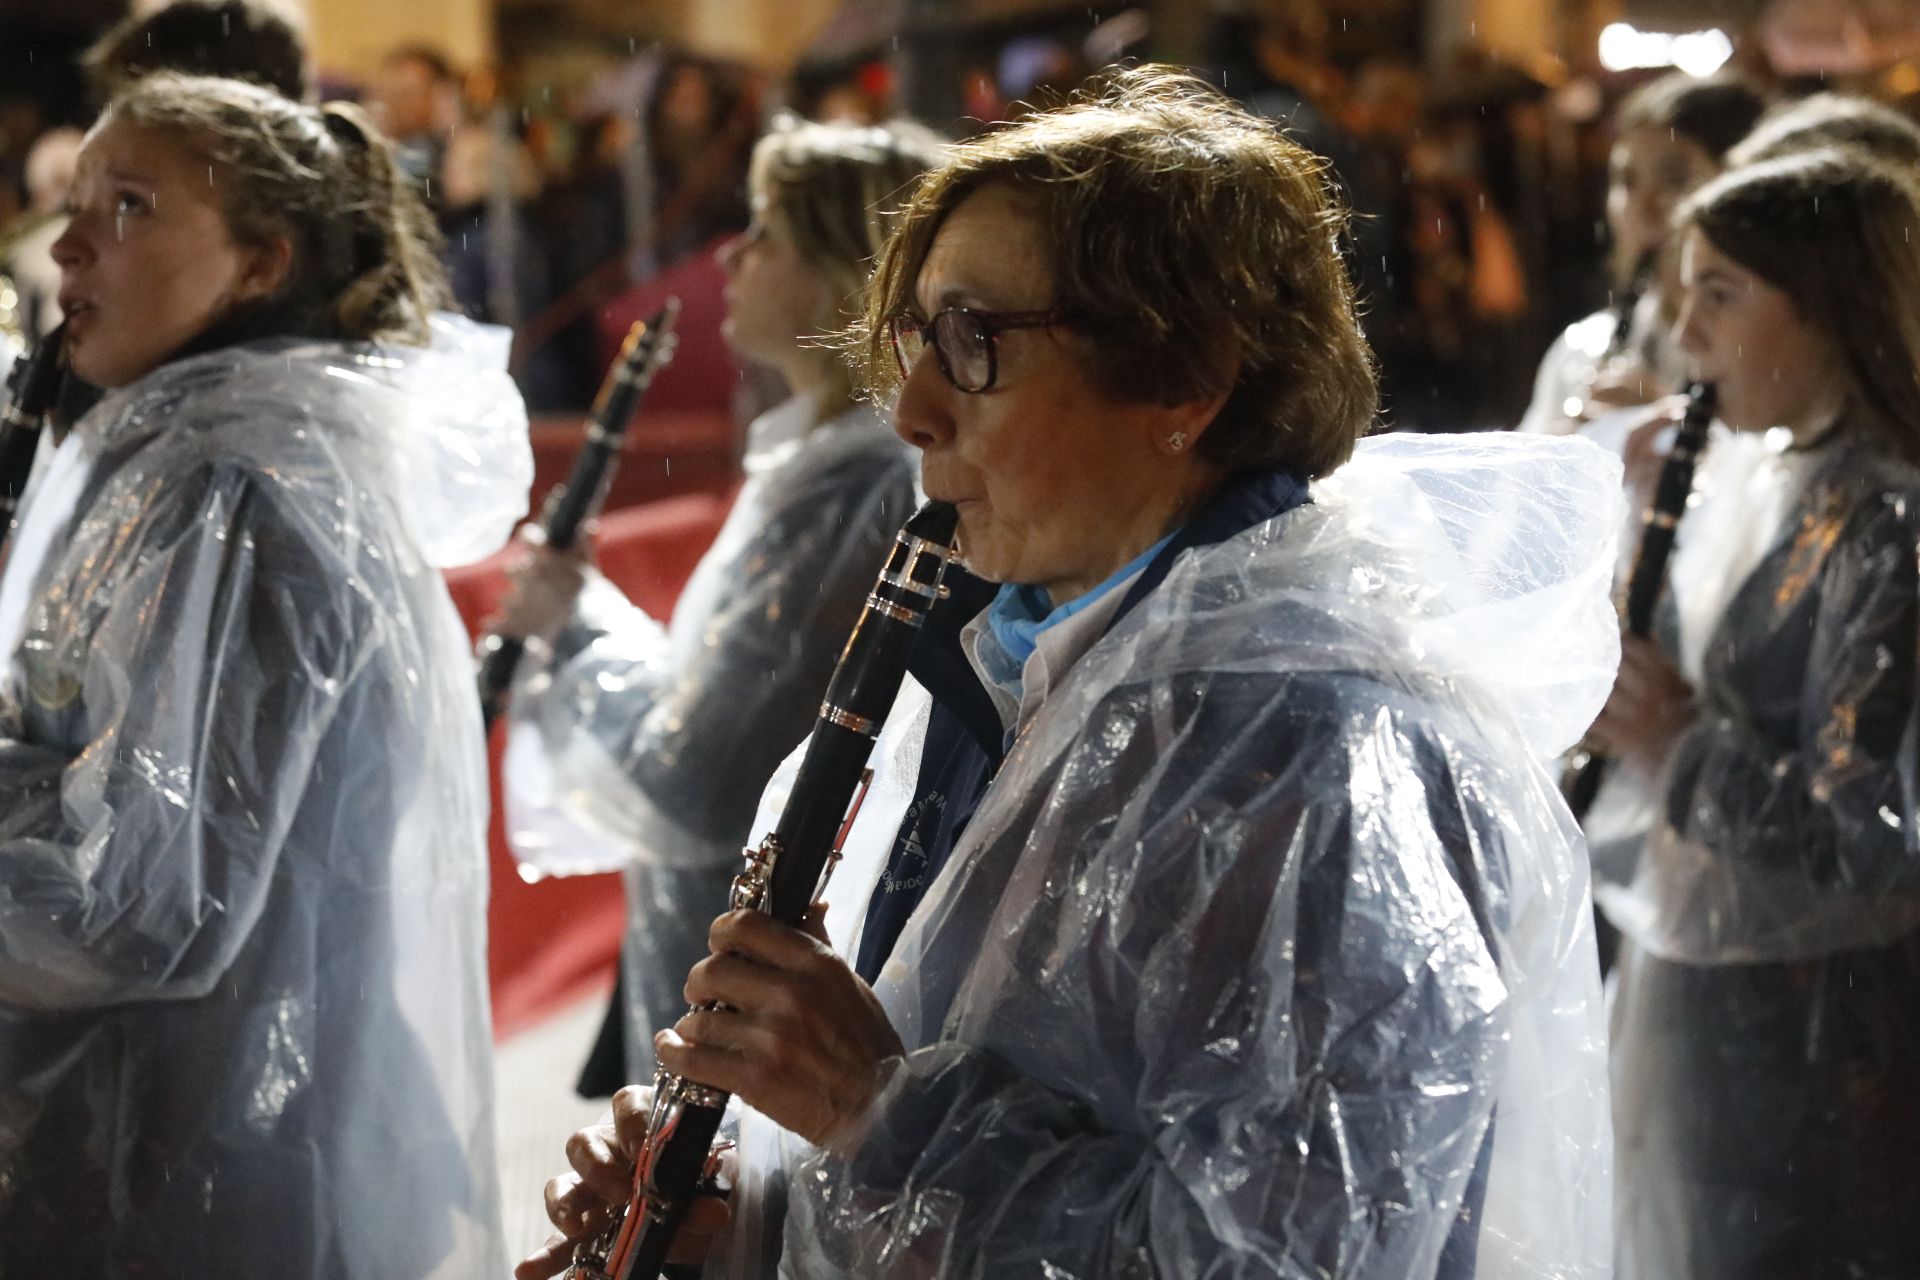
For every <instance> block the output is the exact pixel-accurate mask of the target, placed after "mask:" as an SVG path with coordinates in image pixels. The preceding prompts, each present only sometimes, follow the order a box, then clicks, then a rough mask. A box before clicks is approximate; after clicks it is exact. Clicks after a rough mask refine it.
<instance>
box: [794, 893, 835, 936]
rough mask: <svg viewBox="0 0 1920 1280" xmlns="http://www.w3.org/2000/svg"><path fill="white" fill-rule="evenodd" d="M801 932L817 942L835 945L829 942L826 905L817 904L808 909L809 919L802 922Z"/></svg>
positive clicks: (822, 903)
mask: <svg viewBox="0 0 1920 1280" xmlns="http://www.w3.org/2000/svg"><path fill="white" fill-rule="evenodd" d="M800 932H802V933H804V934H806V935H807V936H808V937H810V938H812V939H813V940H814V941H816V942H826V943H827V945H828V946H832V945H833V944H832V943H830V942H827V904H826V903H824V902H816V903H814V904H813V905H812V906H811V907H808V908H807V918H806V919H804V920H802V921H801V922H800Z"/></svg>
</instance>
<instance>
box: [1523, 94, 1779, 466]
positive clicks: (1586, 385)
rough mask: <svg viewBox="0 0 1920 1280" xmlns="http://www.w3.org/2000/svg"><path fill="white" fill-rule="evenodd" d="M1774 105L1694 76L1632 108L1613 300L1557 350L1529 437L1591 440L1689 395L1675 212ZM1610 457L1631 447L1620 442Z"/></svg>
mask: <svg viewBox="0 0 1920 1280" xmlns="http://www.w3.org/2000/svg"><path fill="white" fill-rule="evenodd" d="M1765 105H1766V102H1765V100H1764V99H1763V98H1762V97H1761V96H1760V94H1759V92H1758V91H1757V90H1755V89H1754V88H1752V87H1751V86H1749V85H1747V84H1745V83H1743V82H1741V81H1739V80H1735V79H1731V78H1728V77H1715V78H1713V79H1708V80H1701V79H1698V78H1696V77H1694V76H1690V75H1687V74H1685V73H1683V72H1675V73H1673V74H1671V75H1667V76H1662V77H1661V78H1660V79H1658V80H1655V81H1652V82H1651V83H1649V84H1645V85H1642V86H1641V87H1640V88H1638V89H1636V90H1635V91H1634V92H1633V93H1631V94H1629V95H1628V96H1627V98H1626V100H1625V101H1624V102H1622V103H1621V104H1620V109H1619V111H1618V112H1616V113H1615V115H1614V121H1613V125H1614V141H1613V149H1612V151H1611V153H1610V154H1609V156H1608V159H1607V231H1608V234H1609V235H1610V236H1611V238H1612V246H1611V252H1610V254H1609V259H1608V268H1609V274H1610V276H1611V280H1610V285H1611V288H1610V290H1609V296H1610V299H1611V301H1610V303H1609V305H1608V306H1606V307H1604V308H1602V309H1601V310H1599V311H1596V312H1594V313H1593V314H1592V315H1590V316H1588V317H1586V318H1585V319H1583V320H1578V321H1575V322H1574V323H1573V324H1570V325H1568V326H1567V328H1566V331H1565V332H1563V333H1562V334H1561V335H1560V336H1559V337H1558V338H1557V339H1555V340H1554V344H1553V346H1552V347H1551V348H1549V349H1548V351H1547V354H1546V356H1545V357H1544V358H1543V359H1542V360H1541V362H1540V371H1539V373H1538V374H1536V375H1535V378H1534V385H1533V399H1532V401H1531V403H1529V404H1528V406H1527V412H1526V416H1525V417H1523V418H1522V419H1521V420H1520V424H1519V430H1521V431H1546V432H1554V433H1561V432H1571V431H1583V430H1585V429H1586V428H1587V426H1588V425H1590V424H1591V423H1592V422H1593V421H1594V419H1596V418H1600V417H1605V416H1607V415H1608V414H1609V413H1610V412H1611V411H1613V410H1617V409H1621V408H1630V407H1633V406H1636V405H1643V404H1649V403H1651V402H1652V401H1654V400H1657V399H1659V398H1660V397H1662V396H1664V395H1667V394H1669V393H1671V392H1676V391H1679V390H1680V389H1681V385H1682V383H1683V382H1684V380H1685V373H1684V362H1683V361H1681V359H1680V358H1679V355H1678V353H1677V352H1675V351H1674V350H1673V345H1672V343H1671V341H1670V340H1669V339H1668V336H1667V334H1668V331H1669V329H1670V328H1671V324H1672V317H1673V308H1674V305H1675V303H1676V299H1675V298H1674V297H1673V296H1672V295H1673V288H1672V285H1673V279H1672V276H1673V267H1674V261H1675V260H1674V257H1673V255H1672V254H1671V253H1670V252H1669V251H1668V248H1667V245H1668V239H1669V235H1670V228H1669V224H1670V223H1671V222H1672V220H1673V210H1674V207H1675V206H1676V205H1678V204H1679V203H1680V201H1681V200H1683V199H1685V198H1686V196H1687V193H1688V192H1690V191H1692V190H1693V189H1694V188H1696V187H1698V186H1699V185H1700V184H1701V183H1703V182H1705V181H1707V180H1708V179H1709V178H1711V177H1713V176H1714V175H1715V174H1717V173H1719V172H1720V170H1721V168H1722V167H1723V166H1724V165H1725V163H1726V155H1727V149H1728V148H1729V147H1731V146H1733V145H1734V144H1735V143H1737V142H1739V141H1740V140H1741V139H1742V138H1743V137H1745V136H1746V134H1747V131H1748V130H1749V129H1751V128H1753V124H1754V121H1756V120H1758V119H1759V118H1760V112H1761V110H1762V109H1763V108H1764V107H1765ZM1616 425H1617V424H1616ZM1604 434H1606V435H1608V436H1610V437H1611V436H1612V434H1613V433H1612V431H1608V432H1606V433H1604ZM1609 447H1612V448H1616V449H1617V448H1619V447H1620V442H1619V441H1618V440H1617V439H1610V440H1609Z"/></svg>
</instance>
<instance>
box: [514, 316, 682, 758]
mask: <svg viewBox="0 0 1920 1280" xmlns="http://www.w3.org/2000/svg"><path fill="white" fill-rule="evenodd" d="M679 316H680V300H679V299H678V298H668V299H667V302H666V305H665V306H663V307H661V308H660V310H659V311H657V312H655V313H654V315H653V316H652V317H651V318H650V319H647V320H641V321H637V322H636V323H635V324H634V326H633V328H632V329H630V330H628V331H627V338H626V341H625V342H624V343H622V344H621V347H620V355H619V357H618V358H617V359H615V360H614V362H613V368H611V369H609V370H607V380H606V381H605V382H604V383H602V384H601V385H600V394H599V395H598V396H597V397H595V399H594V402H593V409H592V411H591V412H590V413H588V415H587V441H586V443H585V444H584V445H582V446H581V449H580V454H579V456H578V457H576V458H575V459H574V460H573V470H572V471H571V472H570V473H569V474H568V476H567V480H566V483H565V484H563V485H561V486H559V487H558V488H556V489H555V490H554V491H553V492H552V493H551V494H549V495H548V496H547V502H546V506H545V507H543V508H542V509H541V511H540V531H541V532H542V533H544V534H545V535H546V542H547V545H548V546H550V547H553V548H554V549H556V550H559V551H565V550H566V549H567V548H568V547H571V546H572V545H573V543H574V539H576V538H577V537H579V535H580V527H581V526H582V525H584V524H585V523H586V522H587V519H588V518H589V517H590V516H592V515H593V513H594V512H595V511H597V510H598V509H599V507H600V503H601V501H602V500H603V499H604V498H605V497H606V494H607V486H608V485H609V484H611V483H612V482H613V473H614V469H615V468H616V467H617V466H618V465H619V462H620V446H621V442H622V441H623V440H624V439H625V437H626V434H627V423H628V422H629V421H630V420H631V419H632V417H633V411H634V408H635V407H636V406H637V405H638V404H639V403H640V398H641V397H642V396H644V395H645V394H646V393H647V387H648V386H649V385H650V384H651V383H652V382H653V377H654V375H655V374H657V373H659V372H660V370H662V369H664V368H665V367H666V366H667V364H668V362H669V361H671V360H672V359H673V348H674V343H675V341H676V339H675V338H674V333H673V327H674V322H675V321H676V320H677V319H679ZM526 651H527V642H526V641H525V640H523V639H521V638H520V637H518V636H503V635H499V634H496V633H494V632H488V633H487V634H486V635H485V636H484V637H482V639H481V641H480V645H479V657H480V671H479V675H478V676H477V677H476V681H477V683H478V685H479V689H480V718H481V723H482V724H483V725H485V727H486V728H488V729H491V728H493V722H494V721H495V720H496V719H497V718H499V715H500V712H501V710H502V709H503V708H505V706H506V703H507V691H508V690H509V689H511V688H512V687H513V673H514V671H515V670H516V669H517V668H518V667H519V665H520V659H521V658H522V657H523V656H524V655H525V654H526Z"/></svg>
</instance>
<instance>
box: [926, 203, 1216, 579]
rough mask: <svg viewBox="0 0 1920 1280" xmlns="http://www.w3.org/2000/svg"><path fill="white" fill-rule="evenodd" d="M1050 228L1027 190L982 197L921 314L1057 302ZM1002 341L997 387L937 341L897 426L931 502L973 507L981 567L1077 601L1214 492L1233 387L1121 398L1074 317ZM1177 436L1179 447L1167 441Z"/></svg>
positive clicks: (944, 246)
mask: <svg viewBox="0 0 1920 1280" xmlns="http://www.w3.org/2000/svg"><path fill="white" fill-rule="evenodd" d="M1045 235H1046V233H1045V228H1044V227H1043V226H1042V224H1041V222H1040V219H1039V217H1038V215H1037V212H1036V211H1035V210H1034V209H1033V207H1032V205H1031V204H1030V202H1029V201H1028V200H1027V199H1025V198H1024V197H1023V196H1022V194H1021V193H1020V192H1018V191H1016V190H1014V189H1013V188H1011V187H1008V186H1005V185H990V186H986V187H983V188H982V189H981V190H979V191H976V192H974V193H973V194H972V195H970V196H968V197H967V198H966V199H965V200H963V201H962V202H961V203H960V204H959V205H958V206H957V207H956V208H955V209H954V210H953V212H952V213H951V214H949V215H948V216H947V218H946V219H945V221H944V222H942V223H941V225H940V229H939V231H938V233H937V234H936V235H935V236H934V239H933V242H932V244H931V245H930V246H929V248H928V251H927V256H926V259H925V261H924V262H923V263H922V264H921V267H920V271H919V274H918V276H917V278H916V280H915V288H914V295H913V311H914V314H915V316H916V317H917V318H918V319H920V320H922V321H925V320H928V319H930V318H931V317H933V316H934V315H936V314H937V313H939V312H940V311H942V310H944V309H946V308H948V307H966V308H970V309H973V310H976V311H979V312H988V313H996V312H997V313H1006V312H1032V311H1045V310H1048V309H1049V308H1050V307H1051V306H1052V303H1053V273H1052V270H1051V268H1050V267H1049V265H1048V261H1047V257H1046V254H1045V251H1044V249H1043V246H1044V244H1045V242H1046V241H1045ZM1142 269H1145V268H1142ZM990 341H993V342H995V343H996V344H997V349H996V355H995V378H994V381H993V385H992V386H991V387H990V388H989V389H987V390H985V391H982V392H978V393H972V394H969V393H967V392H963V391H960V390H959V389H957V388H956V387H955V386H954V385H953V384H952V383H951V382H949V381H948V380H947V378H946V377H945V376H944V375H943V374H942V372H941V370H940V364H939V359H938V357H937V355H936V354H935V352H934V350H933V349H932V347H931V346H929V347H928V348H927V349H926V350H925V351H924V352H922V353H921V355H920V356H919V358H918V359H916V360H915V361H914V362H913V364H912V366H911V367H910V368H908V369H907V370H906V374H905V377H906V380H905V382H904V384H903V385H902V387H901V389H900V398H899V402H898V405H897V408H896V410H895V430H896V431H898V432H899V434H900V436H901V437H902V438H903V439H905V440H906V441H907V442H908V443H909V444H912V445H914V446H916V447H917V448H919V449H920V450H921V474H922V481H923V484H924V487H925V489H926V492H927V495H928V496H929V497H932V498H938V499H942V500H945V501H947V502H952V503H954V504H955V505H956V506H957V507H958V508H959V511H960V547H961V551H962V554H963V556H964V558H965V561H966V564H967V567H968V568H969V569H971V570H972V571H973V572H974V573H976V574H979V575H980V576H981V577H984V578H987V579H990V580H992V581H995V582H1018V583H1025V584H1030V585H1034V586H1039V587H1042V588H1044V589H1045V590H1046V591H1047V592H1048V594H1049V596H1050V597H1051V598H1052V600H1053V603H1054V604H1056V605H1059V604H1063V603H1065V602H1066V601H1068V600H1071V599H1073V598H1075V597H1076V596H1079V595H1083V594H1085V593H1086V592H1087V591H1089V590H1090V589H1092V588H1093V587H1095V586H1098V585H1099V584H1100V583H1101V582H1102V581H1104V580H1105V579H1106V578H1107V577H1109V576H1110V575H1111V574H1112V573H1113V571H1114V570H1116V569H1118V568H1119V567H1120V566H1122V565H1124V564H1126V563H1127V562H1128V561H1129V560H1131V559H1133V558H1134V557H1135V556H1137V555H1138V554H1140V553H1141V552H1142V551H1144V550H1146V549H1147V548H1148V547H1150V546H1152V545H1153V543H1154V542H1156V541H1158V540H1159V538H1160V537H1161V536H1162V535H1163V534H1165V533H1166V531H1167V528H1168V525H1169V522H1170V520H1171V519H1172V518H1173V517H1174V516H1176V515H1177V514H1178V513H1179V512H1180V511H1181V509H1182V507H1183V505H1184V504H1185V503H1187V502H1188V501H1189V500H1190V499H1191V498H1192V497H1193V496H1194V495H1195V493H1196V492H1200V491H1204V488H1205V486H1206V484H1208V483H1210V481H1211V476H1210V473H1209V468H1208V464H1205V463H1202V462H1201V461H1200V460H1199V459H1198V458H1197V457H1196V456H1195V454H1194V449H1193V445H1194V442H1195V441H1197V440H1198V438H1199V436H1200V433H1201V432H1202V431H1203V430H1204V429H1205V427H1206V424H1207V423H1208V422H1210V421H1211V419H1212V417H1213V415H1214V414H1215V413H1217V412H1218V410H1219V407H1220V403H1221V400H1224V395H1223V396H1222V397H1221V398H1220V399H1217V400H1212V401H1207V402H1195V403H1194V404H1191V405H1182V406H1173V407H1168V406H1162V405H1155V404H1145V403H1138V402H1133V401H1124V400H1119V399H1116V398H1115V397H1113V396H1112V395H1110V394H1109V393H1108V392H1107V391H1105V390H1104V389H1103V388H1101V387H1100V386H1099V385H1098V384H1097V383H1096V382H1095V381H1094V380H1093V379H1092V377H1091V376H1090V375H1089V373H1088V372H1087V369H1086V364H1085V359H1086V355H1087V350H1086V348H1085V346H1084V345H1083V344H1084V341H1085V340H1084V339H1083V338H1082V337H1081V336H1080V335H1078V334H1076V333H1075V332H1074V331H1073V329H1072V328H1071V327H1069V326H1067V325H1053V326H1050V327H1045V328H1020V329H1008V330H1006V331H1004V332H1002V333H1001V334H1000V335H999V337H998V338H997V339H991V340H990ZM1176 432H1183V433H1185V439H1184V440H1182V442H1181V446H1182V447H1181V448H1179V449H1174V448H1171V447H1170V446H1169V444H1168V439H1169V437H1170V436H1172V435H1173V434H1174V433H1176Z"/></svg>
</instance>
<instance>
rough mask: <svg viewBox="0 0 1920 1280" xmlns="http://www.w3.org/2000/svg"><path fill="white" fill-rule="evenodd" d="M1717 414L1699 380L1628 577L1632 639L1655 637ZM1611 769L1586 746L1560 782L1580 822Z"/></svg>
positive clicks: (1690, 390)
mask: <svg viewBox="0 0 1920 1280" xmlns="http://www.w3.org/2000/svg"><path fill="white" fill-rule="evenodd" d="M1713 410H1714V391H1713V386H1712V384H1711V383H1706V382H1696V383H1694V384H1693V385H1692V386H1690V387H1689V388H1687V409H1686V412H1685V413H1684V414H1683V415H1681V418H1680V430H1679V431H1678V432H1677V433H1676V434H1675V436H1674V439H1673V448H1672V450H1671V451H1670V452H1669V453H1668V454H1667V460H1666V462H1665V464H1664V465H1662V466H1661V468H1660V480H1659V483H1658V484H1657V485H1656V486H1655V488H1654V494H1653V506H1651V507H1650V508H1648V510H1647V514H1646V516H1645V518H1644V520H1643V521H1642V524H1641V529H1640V545H1639V546H1638V547H1636V548H1635V549H1634V553H1633V570H1632V572H1631V573H1629V574H1628V575H1627V598H1626V608H1625V611H1624V612H1625V615H1626V629H1627V634H1628V635H1633V636H1643V637H1644V636H1650V635H1652V634H1653V613H1654V608H1655V606H1657V605H1658V604H1659V603H1660V595H1661V593H1662V592H1663V591H1664V590H1665V589H1666V585H1667V561H1668V560H1669V559H1670V558H1671V557H1672V555H1673V539H1674V535H1675V534H1676V533H1677V532H1678V531H1679V528H1680V517H1681V516H1682V515H1683V514H1685V512H1686V509H1687V495H1689V494H1690V493H1692V492H1693V468H1694V465H1695V464H1696V463H1697V462H1698V461H1699V459H1700V450H1701V449H1702V448H1704V447H1705V445H1706V443H1707V427H1708V426H1709V425H1710V424H1711V423H1712V422H1713ZM1606 771H1607V757H1606V756H1604V755H1602V754H1601V753H1600V752H1598V751H1595V750H1592V749H1591V748H1587V747H1582V748H1581V749H1580V750H1579V751H1576V752H1575V753H1574V756H1573V759H1572V760H1571V761H1570V762H1569V763H1568V767H1567V771H1566V773H1565V774H1564V775H1562V777H1561V779H1560V791H1561V794H1562V795H1564V796H1565V797H1566V799H1567V807H1568V808H1569V809H1571V810H1573V816H1574V817H1575V818H1576V819H1584V818H1585V817H1586V816H1587V811H1588V810H1589V809H1591V808H1592V807H1593V801H1594V797H1596V796H1598V795H1599V794H1600V783H1601V781H1602V779H1604V778H1605V776H1606Z"/></svg>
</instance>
